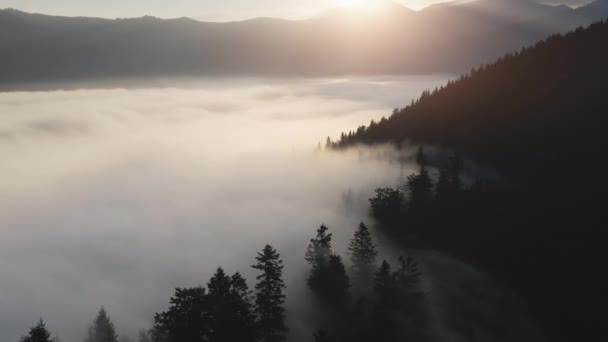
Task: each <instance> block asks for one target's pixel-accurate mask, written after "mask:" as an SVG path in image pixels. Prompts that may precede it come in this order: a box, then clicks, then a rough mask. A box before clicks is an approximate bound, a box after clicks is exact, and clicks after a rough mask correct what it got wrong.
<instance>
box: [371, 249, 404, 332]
mask: <svg viewBox="0 0 608 342" xmlns="http://www.w3.org/2000/svg"><path fill="white" fill-rule="evenodd" d="M374 293H375V295H376V301H377V302H376V305H375V307H374V312H373V316H372V331H374V332H375V339H376V340H378V341H387V342H388V341H398V340H400V339H399V334H398V324H397V322H395V310H397V309H399V304H400V303H399V300H398V299H399V286H398V284H397V280H396V277H395V274H394V273H393V272H392V271H391V266H390V264H389V263H388V262H387V261H386V260H384V261H382V265H381V266H380V267H379V268H378V270H377V272H376V276H375V278H374Z"/></svg>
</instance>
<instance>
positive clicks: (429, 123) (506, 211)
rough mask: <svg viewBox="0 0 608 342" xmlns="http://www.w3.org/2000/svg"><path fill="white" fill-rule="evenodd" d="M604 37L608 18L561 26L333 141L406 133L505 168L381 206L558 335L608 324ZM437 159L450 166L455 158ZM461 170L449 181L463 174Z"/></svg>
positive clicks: (596, 335) (397, 225) (385, 139)
mask: <svg viewBox="0 0 608 342" xmlns="http://www.w3.org/2000/svg"><path fill="white" fill-rule="evenodd" d="M607 41H608V23H607V22H601V23H596V24H593V25H591V26H590V27H588V28H586V29H582V28H581V29H577V30H576V31H573V32H571V33H568V34H566V35H555V36H552V37H550V38H548V39H546V40H545V41H543V42H540V43H538V44H536V45H534V46H532V47H530V48H526V49H523V50H521V51H520V52H517V53H514V54H508V55H506V56H504V57H502V58H500V59H499V60H498V61H496V62H495V63H493V64H491V65H487V66H483V67H481V68H479V69H477V70H473V71H472V72H471V73H470V74H467V75H465V76H461V77H459V78H458V79H457V80H455V81H450V82H449V83H448V84H447V85H446V86H444V87H441V88H440V89H437V90H435V91H432V92H430V91H427V92H425V93H424V94H423V95H422V97H420V98H419V99H418V100H416V101H414V102H413V103H412V104H411V105H410V106H408V107H406V108H403V109H398V110H396V111H395V112H394V114H393V115H392V116H390V117H389V118H388V119H383V120H381V121H380V122H379V123H375V122H372V123H371V124H370V125H369V126H367V127H365V126H362V127H360V128H359V129H358V130H357V131H356V132H351V133H349V134H343V136H342V139H341V140H340V141H339V142H337V143H335V144H334V147H337V148H346V147H349V146H352V145H355V144H377V143H394V144H397V145H399V144H401V143H403V142H404V141H408V140H409V141H412V142H414V143H416V144H422V145H433V146H439V147H442V148H443V149H447V150H452V151H455V152H457V153H456V158H454V159H455V160H458V156H459V155H460V156H464V158H465V160H469V161H471V160H473V161H475V162H476V163H475V162H474V163H473V164H475V165H476V166H479V162H482V163H485V164H486V165H485V166H487V164H489V165H490V166H492V167H493V169H497V170H498V171H499V173H500V174H501V175H502V176H503V177H501V178H500V179H499V180H496V179H494V178H493V177H492V178H490V177H487V179H484V176H483V174H481V175H480V174H479V173H478V175H477V177H479V179H476V180H475V184H474V185H473V186H471V187H463V188H460V189H457V190H453V189H454V188H453V189H452V190H451V191H452V193H451V194H450V192H449V191H448V195H445V194H446V190H445V189H446V184H448V185H447V187H448V188H449V184H450V183H449V181H446V178H445V177H443V183H442V184H443V185H442V186H443V189H444V190H443V192H440V190H441V188H440V186H439V183H440V182H441V181H442V178H441V176H440V177H439V180H438V181H437V183H438V184H437V186H436V187H435V188H432V186H429V188H428V189H427V192H428V193H432V195H434V196H435V199H434V200H433V201H431V202H430V203H429V202H423V203H426V206H424V205H421V206H418V207H414V206H412V203H417V202H414V201H413V198H415V196H414V194H416V192H415V191H414V190H416V189H418V190H417V191H418V195H419V196H418V199H419V202H418V203H420V198H422V199H425V198H426V197H420V187H421V186H420V185H419V184H422V183H420V181H416V179H417V178H415V177H410V178H408V182H409V183H408V186H409V188H408V189H409V192H410V196H411V198H410V199H409V202H406V205H408V204H407V203H409V206H408V207H407V209H406V210H407V211H406V213H407V215H403V214H401V211H399V212H398V215H394V214H393V216H389V215H384V214H382V212H381V211H378V209H377V210H376V213H378V212H380V214H382V215H384V216H382V215H376V216H377V217H379V218H380V220H378V222H379V224H380V225H381V226H382V225H383V224H384V223H383V220H382V219H384V221H386V222H389V223H390V226H389V227H388V229H385V230H388V231H392V232H393V234H394V235H395V239H396V240H398V241H401V242H402V243H404V244H405V245H410V246H411V245H414V246H417V247H420V246H422V247H425V248H430V249H438V250H442V251H448V252H449V253H451V254H452V255H455V256H457V257H460V258H464V259H466V260H467V261H469V262H471V263H472V264H474V265H476V266H479V267H482V268H484V269H485V270H486V271H487V272H489V273H490V274H492V275H493V276H494V277H495V278H496V279H497V280H498V281H499V282H500V283H501V284H503V285H504V286H506V287H509V288H513V289H515V290H516V291H517V292H518V293H520V294H522V295H523V296H524V297H525V299H526V301H527V302H528V303H529V304H530V307H531V309H532V310H533V311H534V312H535V313H536V315H537V317H539V318H540V319H542V320H543V321H544V322H545V324H546V330H547V332H548V333H549V334H550V336H549V338H548V340H552V341H584V340H604V339H605V335H606V333H605V331H603V329H602V328H601V327H602V326H603V323H602V320H603V317H604V314H603V312H604V311H605V307H606V305H608V303H607V299H608V298H607V297H606V296H605V295H604V292H605V289H606V288H607V287H608V279H607V278H606V277H605V276H604V274H603V273H601V272H599V273H598V270H602V269H605V268H606V267H607V266H608V252H607V251H606V238H605V237H604V228H603V227H604V226H605V225H606V210H605V204H604V203H605V200H604V197H605V194H606V193H607V191H608V181H607V180H606V173H607V171H608V155H607V154H606V152H605V147H606V146H608V139H607V135H606V132H607V131H608V106H607V104H608V101H607V98H606V84H608V65H607V64H606V62H607V61H608V45H607V44H606V42H607ZM452 163H453V164H452V165H459V163H458V162H456V163H454V162H452ZM435 165H436V166H439V170H440V173H441V172H443V174H444V175H445V174H446V172H449V170H450V167H452V169H457V167H458V166H451V164H450V163H446V162H445V161H444V162H443V163H442V162H441V161H437V164H435ZM446 170H448V171H446ZM420 174H422V171H420ZM427 174H428V173H427ZM418 177H419V176H418ZM455 179H458V181H457V182H456V181H455V182H453V183H452V184H461V183H459V182H460V179H459V178H458V177H455ZM423 190H424V189H423ZM383 193H387V191H386V190H384V192H382V191H381V192H380V194H383ZM442 194H443V195H442ZM428 196H431V195H428ZM441 196H444V197H443V199H442V197H441ZM445 196H447V197H445ZM384 197H385V198H388V196H384ZM378 198H380V200H382V198H381V197H380V196H377V198H376V199H374V201H376V202H377V201H378ZM380 204H382V201H380ZM373 205H374V202H372V206H373ZM376 205H377V204H376ZM378 208H380V209H383V208H385V207H382V206H378ZM400 215H401V216H400ZM393 217H397V219H393ZM387 218H388V219H387ZM384 225H386V224H384ZM602 336H603V337H602ZM472 340H473V339H472Z"/></svg>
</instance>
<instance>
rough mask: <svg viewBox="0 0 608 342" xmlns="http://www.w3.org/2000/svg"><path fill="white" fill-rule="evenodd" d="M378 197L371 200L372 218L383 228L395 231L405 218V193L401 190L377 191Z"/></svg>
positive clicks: (385, 189) (387, 189) (382, 189)
mask: <svg viewBox="0 0 608 342" xmlns="http://www.w3.org/2000/svg"><path fill="white" fill-rule="evenodd" d="M375 192H376V196H375V197H373V198H370V199H369V202H370V205H371V209H372V216H373V217H374V219H376V221H378V223H379V224H380V226H381V227H383V228H385V229H387V230H393V231H394V230H395V229H397V228H398V227H399V224H400V222H401V221H402V218H403V193H401V191H399V189H392V188H380V189H376V190H375Z"/></svg>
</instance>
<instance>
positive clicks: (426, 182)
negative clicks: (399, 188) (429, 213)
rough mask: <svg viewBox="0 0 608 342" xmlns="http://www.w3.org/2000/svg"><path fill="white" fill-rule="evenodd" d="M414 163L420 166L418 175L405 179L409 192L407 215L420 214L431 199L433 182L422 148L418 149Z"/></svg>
mask: <svg viewBox="0 0 608 342" xmlns="http://www.w3.org/2000/svg"><path fill="white" fill-rule="evenodd" d="M416 162H417V163H418V165H419V166H420V170H419V172H418V174H417V175H416V174H413V175H410V176H408V177H407V182H406V188H407V189H408V190H409V192H410V194H409V207H408V209H409V211H408V215H410V216H411V215H418V214H420V213H422V212H423V211H424V210H425V209H426V208H427V207H428V205H429V203H430V202H431V199H432V197H433V182H432V180H431V177H430V175H429V172H428V170H427V164H426V156H425V155H424V151H423V149H422V148H419V149H418V153H417V154H416Z"/></svg>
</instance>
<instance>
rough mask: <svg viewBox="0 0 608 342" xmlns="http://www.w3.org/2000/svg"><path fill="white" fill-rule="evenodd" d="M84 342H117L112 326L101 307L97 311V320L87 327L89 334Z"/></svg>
mask: <svg viewBox="0 0 608 342" xmlns="http://www.w3.org/2000/svg"><path fill="white" fill-rule="evenodd" d="M85 342H118V336H117V335H116V330H115V329H114V324H113V323H112V321H111V320H110V317H109V316H108V314H107V313H106V310H105V309H104V308H103V306H102V307H101V309H99V312H98V313H97V318H95V321H94V322H93V324H91V326H90V327H89V334H88V336H87V338H86V339H85Z"/></svg>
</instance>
